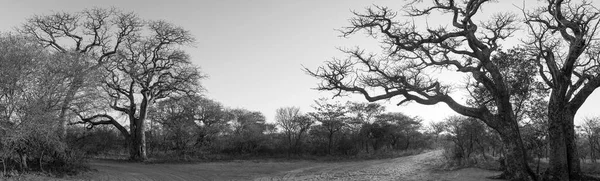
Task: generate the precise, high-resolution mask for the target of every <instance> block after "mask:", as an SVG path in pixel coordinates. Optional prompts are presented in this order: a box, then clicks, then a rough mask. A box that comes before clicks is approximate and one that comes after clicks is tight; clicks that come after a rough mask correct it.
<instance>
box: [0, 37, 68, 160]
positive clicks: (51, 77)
mask: <svg viewBox="0 0 600 181" xmlns="http://www.w3.org/2000/svg"><path fill="white" fill-rule="evenodd" d="M65 64H68V62H67V61H65V60H62V59H58V58H57V56H56V55H55V54H52V53H50V52H48V51H46V50H44V49H43V48H42V47H41V46H39V45H37V44H36V42H34V41H31V39H29V38H28V37H25V36H19V35H13V34H0V155H2V156H1V158H0V159H1V160H2V162H3V166H4V171H6V169H7V164H9V165H10V164H12V163H18V164H19V167H20V169H21V171H26V170H29V169H30V167H29V165H28V162H31V161H32V159H38V161H39V162H38V163H39V166H40V170H42V171H43V170H44V169H43V165H44V164H45V163H46V162H45V161H44V157H46V158H51V159H46V160H48V161H50V162H54V163H58V164H70V163H65V162H63V161H64V158H66V157H65V149H66V145H65V144H64V142H61V141H60V139H59V137H58V135H57V134H56V126H55V121H56V119H57V117H58V112H59V110H60V106H59V102H60V101H61V100H62V99H63V98H64V94H63V92H64V91H65V90H66V85H65V84H64V82H63V81H64V78H65V77H64V76H63V75H62V74H61V73H64V72H65V70H68V68H69V66H64V67H61V66H57V65H65ZM11 157H12V158H19V159H18V160H11V159H12V158H11ZM58 164H57V165H54V166H59V165H58Z"/></svg>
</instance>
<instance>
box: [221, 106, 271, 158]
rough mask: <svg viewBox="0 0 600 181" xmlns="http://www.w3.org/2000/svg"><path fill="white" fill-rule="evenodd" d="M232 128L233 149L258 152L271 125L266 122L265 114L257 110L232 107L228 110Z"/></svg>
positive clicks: (241, 151) (243, 151)
mask: <svg viewBox="0 0 600 181" xmlns="http://www.w3.org/2000/svg"><path fill="white" fill-rule="evenodd" d="M228 112H229V114H230V116H231V117H230V120H229V121H228V122H229V124H230V126H231V128H232V131H233V132H232V133H231V137H230V138H231V144H232V145H231V146H232V149H233V150H232V151H235V152H238V153H256V152H258V151H259V149H261V146H262V145H263V142H264V141H265V132H266V131H268V130H269V127H270V125H269V124H267V123H266V118H265V116H264V115H263V114H262V113H260V112H256V111H249V110H246V109H232V110H229V111H228Z"/></svg>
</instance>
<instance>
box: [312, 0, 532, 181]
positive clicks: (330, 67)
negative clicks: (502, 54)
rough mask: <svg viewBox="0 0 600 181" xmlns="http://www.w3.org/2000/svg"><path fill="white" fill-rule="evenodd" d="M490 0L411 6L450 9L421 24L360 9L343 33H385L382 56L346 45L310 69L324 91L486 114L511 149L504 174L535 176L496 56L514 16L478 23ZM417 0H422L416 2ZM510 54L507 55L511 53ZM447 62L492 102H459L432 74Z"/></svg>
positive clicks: (416, 12) (382, 10) (412, 13)
mask: <svg viewBox="0 0 600 181" xmlns="http://www.w3.org/2000/svg"><path fill="white" fill-rule="evenodd" d="M488 2H489V0H468V1H453V0H448V1H440V0H434V1H433V2H432V5H431V6H429V7H427V8H424V9H419V8H414V6H410V5H409V6H408V8H409V10H408V15H407V16H408V17H422V16H426V15H428V14H430V13H434V12H436V13H437V12H439V13H443V14H449V16H450V17H452V18H451V21H450V22H448V24H449V26H450V27H444V25H442V26H441V27H439V28H431V27H420V28H421V29H419V28H417V25H416V24H414V23H413V22H412V21H405V22H399V21H397V20H395V17H396V16H397V15H398V14H397V13H395V12H393V11H391V10H390V9H388V8H386V7H374V8H368V9H367V10H366V12H364V13H357V12H355V13H354V14H355V17H354V18H352V19H351V20H350V22H351V26H350V27H347V28H343V29H342V30H341V32H342V33H343V36H350V35H352V34H355V33H359V32H366V33H367V34H368V35H370V36H372V37H376V38H377V39H379V40H381V41H380V42H381V47H382V48H383V53H382V54H381V55H377V54H372V53H366V51H365V50H363V49H360V48H355V49H342V51H343V52H344V53H347V54H348V55H349V58H347V59H341V60H340V59H334V60H332V61H328V62H327V63H326V65H324V66H322V67H319V68H318V69H317V70H314V71H312V70H308V69H307V72H308V73H309V74H311V75H312V76H314V77H317V78H319V79H321V80H322V83H321V84H320V85H319V87H318V88H319V89H320V90H330V91H336V92H337V94H336V95H337V96H340V95H343V93H344V92H351V93H359V94H361V95H363V96H364V97H365V99H367V100H368V101H371V102H372V101H378V100H388V99H391V98H394V97H401V98H403V100H401V101H400V102H399V104H402V103H405V102H408V101H414V102H417V103H419V104H425V105H433V104H437V103H445V104H447V105H448V106H449V107H450V108H451V109H452V110H454V111H456V112H457V113H459V114H462V115H466V116H470V117H474V118H478V119H480V120H483V121H484V122H485V123H486V124H487V125H488V126H490V127H491V128H493V129H495V130H496V131H498V132H499V133H500V135H501V138H502V143H503V145H504V151H505V153H506V162H507V170H505V173H504V174H503V176H506V177H507V178H508V179H514V180H535V179H536V176H535V174H534V173H533V172H532V170H531V169H530V168H529V166H528V165H527V161H526V154H525V150H524V149H523V142H522V140H521V137H520V132H519V125H518V122H517V119H516V115H515V113H514V107H513V103H512V102H511V91H510V86H509V84H508V83H507V82H506V79H505V77H504V75H503V74H502V72H501V70H500V68H499V66H498V65H497V64H496V63H495V62H494V61H492V59H493V58H494V56H495V55H496V54H497V52H498V51H499V49H500V44H499V43H500V41H501V40H503V39H506V38H508V37H510V36H511V35H512V34H513V33H514V31H515V30H516V28H517V26H516V15H514V14H510V13H500V14H495V15H493V16H492V17H491V18H490V19H489V20H487V21H483V22H481V23H476V22H475V20H474V17H476V16H477V13H478V12H481V11H482V10H481V7H482V6H483V5H485V4H487V3H488ZM414 3H417V1H415V2H414ZM507 61H508V60H507ZM439 69H446V70H450V71H457V72H460V73H464V74H465V75H469V76H470V79H471V80H473V81H475V82H476V83H477V84H478V85H482V86H483V87H484V88H485V90H486V91H488V92H490V93H491V99H490V100H489V101H490V103H491V105H492V106H491V108H490V106H489V105H487V106H484V105H481V106H467V105H463V104H461V103H459V102H457V101H456V100H455V99H454V98H453V97H452V96H450V95H449V93H450V92H451V89H450V86H448V85H443V84H442V83H441V82H440V81H438V80H437V79H435V78H434V77H432V76H430V75H428V73H430V72H431V71H432V70H439Z"/></svg>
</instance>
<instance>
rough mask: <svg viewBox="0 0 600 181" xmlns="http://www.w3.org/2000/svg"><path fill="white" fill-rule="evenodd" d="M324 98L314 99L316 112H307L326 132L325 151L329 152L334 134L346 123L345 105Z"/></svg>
mask: <svg viewBox="0 0 600 181" xmlns="http://www.w3.org/2000/svg"><path fill="white" fill-rule="evenodd" d="M326 101H327V100H326V99H319V100H316V101H315V104H316V105H315V106H314V107H313V108H314V109H315V110H316V112H313V113H309V115H310V116H312V117H313V118H314V119H315V120H317V121H318V122H320V123H321V126H322V127H323V128H324V130H326V132H327V153H328V154H331V150H332V148H333V144H334V136H335V135H336V134H337V133H339V132H340V131H341V130H342V128H343V127H344V126H345V125H346V122H345V120H346V119H347V117H346V112H347V110H346V107H344V106H343V105H341V104H339V103H328V102H326Z"/></svg>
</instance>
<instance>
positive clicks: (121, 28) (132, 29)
mask: <svg viewBox="0 0 600 181" xmlns="http://www.w3.org/2000/svg"><path fill="white" fill-rule="evenodd" d="M141 26H142V20H140V19H139V18H138V17H137V16H136V15H135V14H133V13H125V12H120V11H117V10H115V9H102V8H93V9H86V10H83V11H81V12H76V13H66V12H56V13H53V14H50V15H36V16H33V17H31V18H29V19H28V20H27V22H26V23H25V24H24V25H23V27H21V28H20V30H19V31H20V32H22V33H23V34H25V35H27V36H31V37H33V38H35V40H36V41H37V42H38V43H39V44H40V45H42V46H44V47H48V49H49V50H52V51H54V52H56V53H61V54H63V56H62V57H61V58H63V59H71V61H72V62H73V64H75V65H78V67H77V68H73V69H71V70H70V71H69V72H68V74H67V75H68V79H66V80H65V82H66V83H67V84H68V85H69V89H68V90H67V91H66V95H65V98H64V99H63V100H62V102H61V109H60V114H59V119H58V120H59V121H58V124H59V125H60V127H59V128H60V129H59V130H60V131H59V132H60V133H61V134H60V135H61V137H62V138H63V139H64V137H65V135H66V130H67V129H66V125H67V124H68V121H67V114H68V110H70V109H69V108H71V106H72V102H73V101H74V100H75V99H76V95H77V94H78V93H79V92H80V91H81V89H82V88H84V87H86V86H87V84H88V83H90V82H95V81H94V80H89V76H88V75H89V74H90V73H93V72H95V71H97V70H99V69H101V67H102V66H103V65H104V64H105V63H106V62H108V61H109V60H108V59H109V57H110V56H112V55H114V54H115V53H116V52H117V49H119V48H120V47H121V45H122V44H123V42H124V41H125V40H126V39H128V38H130V37H132V36H135V34H136V33H138V31H139V29H140V27H141Z"/></svg>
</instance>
